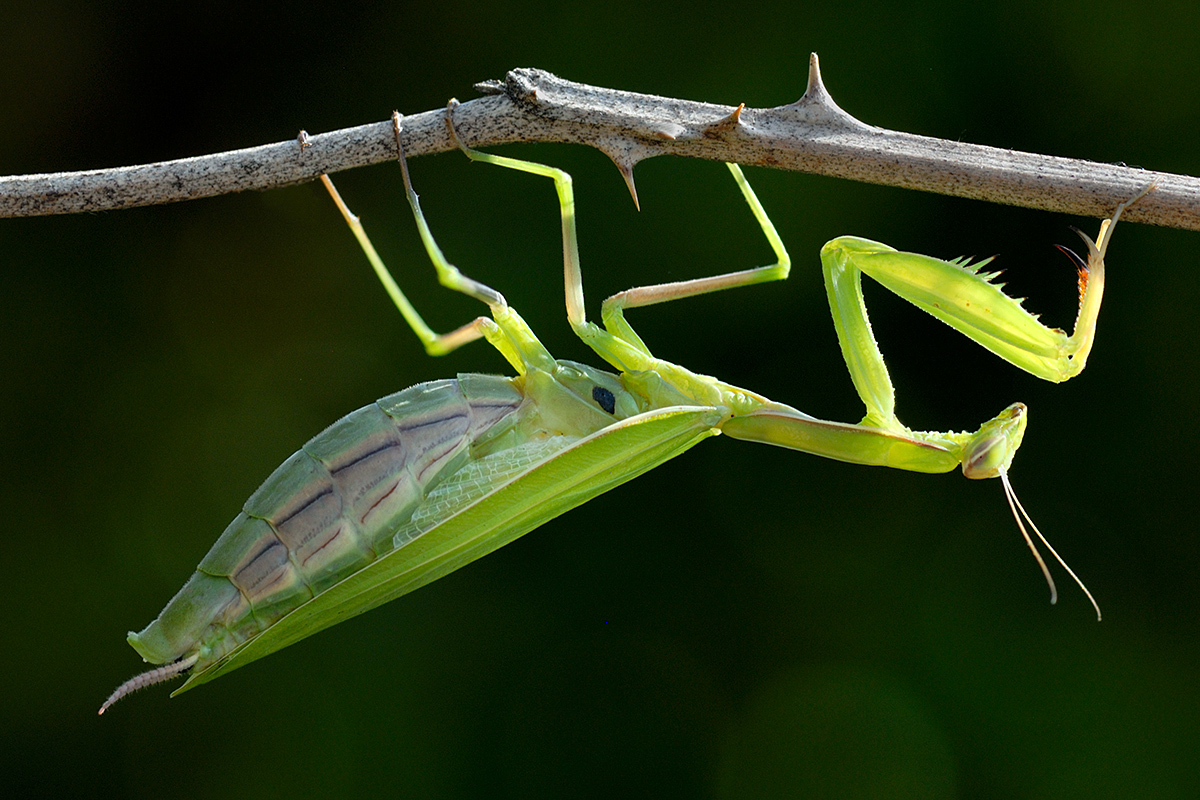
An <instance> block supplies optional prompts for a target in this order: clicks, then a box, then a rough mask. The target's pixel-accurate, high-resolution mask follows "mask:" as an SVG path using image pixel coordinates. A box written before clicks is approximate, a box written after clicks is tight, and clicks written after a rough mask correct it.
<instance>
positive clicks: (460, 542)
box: [171, 406, 722, 697]
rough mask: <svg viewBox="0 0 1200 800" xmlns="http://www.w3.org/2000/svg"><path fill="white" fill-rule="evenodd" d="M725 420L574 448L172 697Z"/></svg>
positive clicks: (681, 416) (713, 418)
mask: <svg viewBox="0 0 1200 800" xmlns="http://www.w3.org/2000/svg"><path fill="white" fill-rule="evenodd" d="M721 417H722V413H721V411H720V410H718V409H716V408H711V407H705V406H700V407H697V406H691V407H683V406H677V407H670V408H663V409H657V410H654V411H649V412H646V413H644V414H639V415H637V416H635V417H630V418H629V419H626V420H623V421H621V422H618V423H616V424H615V425H612V426H610V427H608V428H605V429H604V430H602V431H599V432H597V433H594V434H592V435H590V436H587V437H585V438H583V439H580V440H579V441H577V442H575V443H573V444H572V445H570V446H569V447H567V448H566V449H565V450H562V451H561V452H559V453H556V454H555V455H554V456H552V457H550V458H548V459H546V460H544V461H542V462H541V463H539V464H537V465H536V466H533V467H531V468H530V469H529V470H527V471H525V472H523V473H521V474H519V475H517V476H516V477H514V478H512V479H511V480H509V481H508V482H506V483H504V484H502V485H500V486H498V487H497V488H496V489H495V490H493V491H492V492H490V493H489V494H487V495H485V496H484V497H482V498H480V499H479V500H478V501H476V502H475V503H473V504H472V505H470V506H467V507H466V508H464V509H463V510H461V511H459V512H458V513H457V514H455V515H453V516H452V517H450V518H449V519H447V520H446V521H445V522H442V523H441V524H439V525H437V526H436V527H434V528H432V529H430V530H429V531H427V532H426V533H424V534H423V535H421V536H420V537H419V538H417V539H415V540H413V541H412V542H410V543H408V544H406V545H405V546H404V547H401V548H398V549H397V550H394V551H392V552H391V553H388V554H387V555H385V556H383V557H382V558H379V559H378V560H376V561H374V562H372V563H370V564H368V565H367V566H365V567H363V568H362V569H360V570H359V571H357V572H355V573H354V574H352V575H350V576H349V577H348V578H346V579H345V580H343V581H340V582H339V583H337V584H335V585H334V586H331V587H330V588H328V589H327V590H325V591H324V592H322V593H321V594H319V595H317V596H316V597H314V598H312V599H311V600H309V601H308V602H306V603H304V604H303V605H301V606H299V607H297V608H296V609H295V610H294V611H292V612H291V613H289V614H288V615H286V616H284V617H282V618H281V619H280V620H279V621H277V622H276V623H275V624H274V625H272V626H271V627H269V628H267V629H266V630H264V631H263V632H262V633H260V634H258V635H257V636H255V637H254V638H252V639H249V640H247V641H246V642H244V643H242V644H241V645H239V646H238V647H237V648H236V649H234V650H233V651H231V652H230V653H229V654H228V655H227V656H225V657H224V658H223V659H221V660H219V661H217V662H215V663H213V664H212V665H210V666H209V667H207V668H205V669H203V670H201V671H199V672H195V673H193V674H192V675H190V676H189V677H188V680H187V683H185V684H184V685H183V686H181V687H180V688H179V689H177V690H176V691H175V692H173V693H172V694H171V696H172V697H174V696H175V695H177V694H179V693H181V692H186V691H187V690H188V689H192V688H195V687H197V686H199V685H201V684H203V683H207V682H208V681H210V680H212V679H214V678H217V677H220V676H221V675H224V674H225V673H227V672H229V671H231V670H235V669H237V668H238V667H241V666H245V665H246V664H249V663H250V662H251V661H254V660H256V659H259V658H262V657H263V656H266V655H269V654H271V653H273V652H275V651H276V650H280V649H282V648H284V647H287V646H288V645H290V644H294V643H296V642H298V641H300V640H301V639H304V638H306V637H308V636H311V635H312V634H314V633H316V632H318V631H320V630H321V629H323V628H327V627H329V626H330V625H334V624H336V623H338V622H341V621H343V620H345V619H348V618H350V617H353V616H356V615H358V614H361V613H363V612H364V611H369V610H370V609H372V608H375V607H376V606H379V605H382V604H383V603H386V602H388V601H389V600H394V599H395V598H397V597H400V596H401V595H404V594H407V593H408V592H411V591H413V590H414V589H417V588H420V587H421V586H424V585H425V584H427V583H430V582H431V581H435V580H437V579H438V578H440V577H442V576H444V575H447V574H449V573H451V572H453V571H454V570H456V569H458V568H459V567H462V566H465V565H467V564H469V563H470V562H472V561H474V560H475V559H477V558H481V557H483V556H485V555H487V554H488V553H490V552H492V551H493V550H496V549H498V548H500V547H503V546H504V545H506V544H508V543H509V542H511V541H513V540H514V539H516V538H518V537H520V536H523V535H524V534H526V533H528V532H529V531H531V530H533V529H534V528H536V527H538V526H539V525H542V524H543V523H545V522H548V521H549V520H551V519H553V518H554V517H557V516H558V515H560V514H563V513H565V512H567V511H569V510H571V509H572V508H575V507H576V506H578V505H582V504H583V503H586V502H587V501H588V500H591V499H592V498H593V497H596V496H597V495H600V494H603V493H604V492H607V491H608V490H610V489H613V488H615V487H617V486H619V485H620V484H622V483H625V482H626V481H628V480H631V479H633V478H636V477H637V476H638V475H641V474H642V473H643V472H646V471H647V470H650V469H653V468H654V467H656V466H658V465H659V464H662V463H663V462H664V461H667V460H669V459H672V458H674V457H675V456H677V455H679V454H680V453H682V452H683V451H685V450H687V449H689V448H690V447H692V446H693V445H695V444H697V443H699V442H700V441H701V440H703V439H706V438H708V437H709V436H713V435H715V434H716V433H718V430H717V429H716V426H717V425H719V424H720V422H721Z"/></svg>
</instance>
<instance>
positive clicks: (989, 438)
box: [962, 403, 1029, 480]
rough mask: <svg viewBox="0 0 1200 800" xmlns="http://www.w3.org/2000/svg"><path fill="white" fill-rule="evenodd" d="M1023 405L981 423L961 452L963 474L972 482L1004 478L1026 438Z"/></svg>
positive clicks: (1012, 406)
mask: <svg viewBox="0 0 1200 800" xmlns="http://www.w3.org/2000/svg"><path fill="white" fill-rule="evenodd" d="M1028 410H1029V409H1027V408H1026V407H1025V404H1024V403H1013V404H1012V405H1011V406H1009V407H1008V408H1006V409H1004V410H1003V411H1001V412H1000V413H999V414H998V415H996V417H995V418H993V419H990V420H988V421H987V422H985V423H983V426H982V427H980V429H979V432H978V433H976V434H975V435H974V436H973V437H971V440H970V441H969V442H967V445H966V447H964V448H963V456H962V472H963V475H965V476H967V477H968V478H971V479H972V480H982V479H984V478H995V477H996V476H997V475H1003V474H1004V473H1005V472H1006V471H1007V470H1008V468H1009V466H1010V465H1011V464H1012V460H1013V456H1014V455H1016V453H1017V448H1018V447H1020V446H1021V439H1022V438H1024V436H1025V424H1026V422H1027V419H1026V417H1025V414H1026V412H1028Z"/></svg>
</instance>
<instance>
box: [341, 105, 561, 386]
mask: <svg viewBox="0 0 1200 800" xmlns="http://www.w3.org/2000/svg"><path fill="white" fill-rule="evenodd" d="M392 127H393V130H394V133H395V137H396V149H397V152H398V154H399V161H400V169H401V172H402V174H403V177H404V191H405V194H406V195H407V197H408V202H409V205H410V206H411V207H412V211H413V217H414V219H415V220H416V223H417V230H418V232H419V233H420V235H421V242H422V243H423V244H424V246H425V251H426V252H427V253H428V254H429V259H430V261H432V262H433V266H434V269H435V270H436V271H437V275H438V281H439V282H440V283H441V284H442V285H443V286H445V287H446V288H448V289H452V290H454V291H456V292H461V293H462V294H465V295H467V296H468V297H473V298H475V299H476V300H479V301H480V302H482V303H486V304H487V305H488V307H489V308H490V309H491V312H492V317H493V319H488V318H487V317H476V318H475V319H474V320H472V321H471V322H469V323H467V324H466V325H463V326H462V327H460V328H458V329H456V330H454V331H451V332H450V333H444V334H439V333H436V332H434V331H433V329H431V328H430V327H429V326H428V325H427V324H426V323H425V320H424V319H423V318H422V317H421V315H420V313H418V312H417V310H416V309H415V308H414V307H413V305H412V303H410V302H409V300H408V298H407V297H406V296H405V294H404V292H403V291H402V290H401V289H400V287H399V286H398V285H397V284H396V281H395V279H394V278H393V277H392V274H391V272H390V271H389V270H388V268H387V266H386V265H384V263H383V259H381V258H380V257H379V253H378V252H376V250H375V247H374V245H372V244H371V240H370V238H369V237H368V236H367V233H366V230H364V229H363V226H362V222H361V221H360V220H359V218H358V217H357V216H356V215H355V214H354V213H353V212H352V211H350V209H349V207H348V206H347V205H346V203H345V202H344V201H343V200H342V198H341V195H339V194H338V191H337V189H336V188H335V187H334V185H333V181H331V180H330V179H329V176H328V175H322V176H321V182H322V183H323V184H324V185H325V188H326V190H328V192H329V195H330V196H331V197H332V198H333V201H334V203H335V204H336V205H337V207H338V209H339V210H340V211H341V213H342V217H343V218H345V220H346V223H347V224H348V225H349V226H350V230H351V231H353V233H354V236H355V238H356V239H357V240H358V243H359V245H360V246H361V247H362V250H363V252H364V253H365V254H366V256H367V260H368V261H370V262H371V266H372V267H373V268H374V270H375V274H376V276H377V277H378V278H379V280H380V282H381V283H382V284H383V287H384V289H385V290H386V291H387V293H388V295H389V296H390V297H391V298H392V302H393V303H395V305H396V308H397V309H399V311H400V314H401V315H402V316H403V317H404V320H405V321H406V322H407V323H408V325H409V327H410V328H412V330H413V332H414V333H416V335H417V338H418V339H420V340H421V343H422V344H423V345H424V346H425V351H426V352H427V353H429V354H430V355H432V356H440V355H445V354H446V353H449V352H452V351H453V350H456V349H458V348H459V347H462V346H463V345H465V344H468V343H469V342H473V341H475V340H476V339H479V338H481V337H483V338H486V339H487V340H488V341H489V342H490V343H491V344H492V345H493V346H494V347H496V349H497V350H499V351H500V353H501V354H502V355H503V356H504V357H505V358H506V359H507V360H508V361H509V363H511V364H512V365H513V367H514V368H516V369H517V370H518V371H519V372H522V373H523V372H524V371H525V367H526V365H527V364H530V363H537V364H542V363H543V362H546V363H548V362H552V361H553V359H552V357H551V356H550V354H549V353H548V352H547V351H546V350H545V348H543V347H542V345H541V343H540V342H538V340H537V337H536V336H534V335H533V332H532V331H530V330H529V328H528V326H527V325H526V324H525V322H524V320H522V319H521V317H520V316H519V315H518V314H517V313H516V311H514V310H513V309H511V308H510V307H509V306H508V303H507V302H506V301H505V299H504V296H503V295H502V294H500V292H498V291H496V290H495V289H492V288H491V287H490V286H486V285H485V284H482V283H480V282H479V281H476V280H473V279H471V278H468V277H467V276H465V275H463V274H462V273H461V272H460V271H459V269H458V268H457V267H456V266H454V265H453V264H451V263H450V262H449V261H448V260H447V259H446V257H445V255H444V254H443V253H442V250H441V248H440V247H438V244H437V242H436V241H435V240H434V238H433V234H432V232H430V230H429V225H428V223H427V222H426V221H425V215H424V213H423V212H422V211H421V204H420V201H419V200H418V198H417V194H416V192H415V191H414V190H413V187H412V180H411V179H410V177H409V174H408V163H407V160H406V158H405V155H404V145H403V144H402V142H401V139H400V114H399V113H398V112H397V113H394V114H393V115H392Z"/></svg>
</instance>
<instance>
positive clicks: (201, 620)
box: [129, 375, 524, 664]
mask: <svg viewBox="0 0 1200 800" xmlns="http://www.w3.org/2000/svg"><path fill="white" fill-rule="evenodd" d="M523 400H524V396H523V395H522V394H521V392H520V391H518V389H517V388H516V387H515V385H514V383H513V380H512V379H509V378H501V377H492V376H486V375H460V376H459V378H458V380H443V381H435V382H432V383H424V384H420V385H418V386H413V387H411V388H409V389H405V390H404V391H402V392H398V393H396V394H393V395H389V396H388V397H385V398H383V399H381V400H379V401H377V402H375V403H373V404H371V405H369V406H367V407H365V408H360V409H359V410H358V411H355V412H354V413H352V414H349V415H348V416H346V417H343V418H342V419H340V420H338V421H337V422H335V423H334V424H333V425H331V426H330V427H329V428H327V429H326V430H325V431H323V432H322V433H320V434H318V435H317V436H315V437H313V438H312V439H311V440H310V441H309V442H308V443H306V444H305V445H304V447H302V448H301V449H300V450H299V451H298V452H297V453H296V454H295V455H293V456H292V457H291V458H289V459H288V460H287V461H285V462H283V464H282V465H280V467H279V468H278V469H276V470H275V471H274V472H273V473H272V474H271V476H270V477H269V478H267V480H266V481H265V482H264V483H263V485H262V486H261V487H259V489H258V491H256V492H255V493H254V494H253V495H251V496H250V499H249V500H247V501H246V504H245V505H244V506H243V509H242V513H240V514H238V515H237V517H236V518H234V520H233V522H231V523H230V524H229V527H227V528H226V529H225V532H224V533H223V534H221V538H220V539H218V540H217V542H216V544H214V545H213V547H212V549H211V550H209V552H208V555H206V556H205V557H204V559H203V560H202V561H201V562H200V565H199V566H198V567H197V568H196V572H195V573H194V574H193V575H192V578H191V579H190V580H189V581H188V582H187V584H185V585H184V587H183V589H181V590H180V591H179V593H178V594H177V595H175V597H174V598H173V599H172V600H171V602H170V603H168V604H167V607H166V608H164V609H163V611H162V613H161V614H159V616H158V619H156V620H155V621H154V622H152V623H150V625H149V626H148V627H147V628H146V629H145V630H143V631H142V632H140V633H137V634H134V633H131V634H130V636H129V641H130V644H132V645H133V646H134V647H135V648H136V649H137V651H138V652H139V653H140V654H141V655H142V657H143V658H145V659H146V660H147V661H150V662H151V663H156V664H162V663H166V662H168V661H173V660H175V659H177V658H179V657H180V656H183V655H185V654H188V653H190V652H196V651H197V650H198V651H199V654H200V663H201V664H203V663H207V662H210V661H212V660H215V659H216V658H219V657H221V656H222V655H224V654H225V653H226V652H228V651H229V650H231V649H233V648H234V647H235V646H236V645H237V644H239V643H240V642H243V641H245V640H246V639H248V638H250V637H251V636H253V635H255V634H256V633H258V632H260V631H261V630H263V629H265V628H266V627H268V626H270V625H271V624H272V623H274V622H275V621H276V620H278V619H279V618H280V617H282V616H283V615H284V614H287V613H288V612H289V611H291V610H293V609H294V608H296V607H297V606H298V605H300V604H301V603H303V602H304V601H306V600H308V599H309V598H311V597H313V596H314V595H315V594H318V593H320V592H322V591H323V590H325V589H326V588H328V587H329V586H331V585H333V584H334V583H337V582H338V581H340V580H342V579H343V578H345V577H346V576H347V575H349V574H350V573H352V572H353V571H355V570H357V569H359V568H360V567H362V566H364V565H366V564H368V563H370V562H371V561H373V560H375V559H376V558H378V557H379V556H381V555H383V554H385V553H387V552H388V551H390V550H392V549H393V538H394V537H395V536H396V532H397V531H398V530H400V529H405V530H408V531H410V534H409V535H410V536H411V535H412V534H411V529H412V527H413V526H412V521H413V515H414V513H415V512H417V511H418V509H421V508H422V505H423V504H426V498H427V496H428V495H429V494H430V493H431V492H432V491H433V490H434V488H435V487H436V486H438V485H439V484H440V483H442V482H443V481H444V480H445V479H446V478H447V477H448V476H451V475H454V474H455V473H457V472H459V471H460V470H461V469H462V468H463V467H464V466H465V465H466V464H468V463H469V461H470V459H471V445H472V444H473V443H476V442H477V440H479V438H480V437H481V436H482V435H483V434H484V433H485V432H486V433H487V438H489V439H494V438H496V437H497V436H499V435H500V434H501V433H503V431H504V430H506V429H508V428H511V427H512V425H513V424H515V420H516V419H517V418H518V415H517V414H516V413H515V412H516V411H517V409H518V408H519V407H520V406H521V403H522V401H523ZM506 423H508V424H506ZM516 438H517V439H519V438H520V437H519V436H518V437H516ZM430 500H431V501H432V502H438V501H437V498H436V496H435V498H430Z"/></svg>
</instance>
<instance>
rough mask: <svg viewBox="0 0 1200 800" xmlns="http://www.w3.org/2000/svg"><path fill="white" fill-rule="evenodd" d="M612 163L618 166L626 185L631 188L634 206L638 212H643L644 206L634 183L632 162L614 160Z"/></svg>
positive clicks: (630, 193) (630, 192) (630, 194)
mask: <svg viewBox="0 0 1200 800" xmlns="http://www.w3.org/2000/svg"><path fill="white" fill-rule="evenodd" d="M612 162H613V163H614V164H616V165H617V171H618V172H620V173H621V177H622V178H624V179H625V185H626V186H627V187H628V188H629V196H630V197H632V198H633V206H634V208H636V209H637V210H638V211H641V210H642V204H641V203H639V202H638V194H637V186H636V185H635V184H634V182H633V165H634V162H632V161H618V160H617V159H615V158H614V159H613V160H612Z"/></svg>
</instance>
